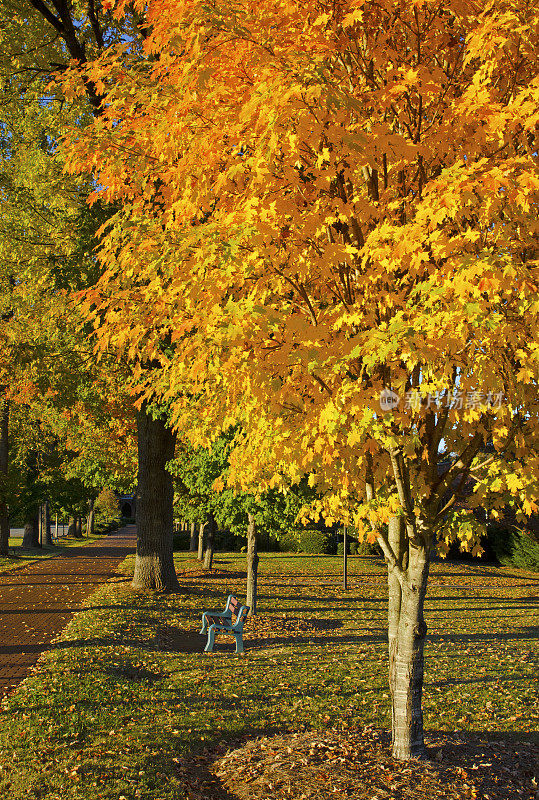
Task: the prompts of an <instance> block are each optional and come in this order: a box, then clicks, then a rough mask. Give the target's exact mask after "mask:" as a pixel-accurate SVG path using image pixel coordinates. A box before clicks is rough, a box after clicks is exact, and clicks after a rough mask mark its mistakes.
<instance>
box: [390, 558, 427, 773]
mask: <svg viewBox="0 0 539 800" xmlns="http://www.w3.org/2000/svg"><path fill="white" fill-rule="evenodd" d="M429 549H430V548H429ZM429 549H427V548H426V547H424V546H423V545H421V546H414V545H412V544H410V555H409V558H410V563H409V564H408V567H407V569H405V571H404V572H403V582H402V586H399V589H400V592H399V591H397V589H396V588H395V586H394V582H393V578H392V576H391V575H390V577H389V581H390V604H389V607H390V619H389V624H390V640H389V685H390V690H391V698H392V750H393V757H394V758H396V759H399V760H401V761H402V760H407V759H410V758H414V757H417V756H422V755H424V752H425V744H424V741H423V712H422V708H421V698H422V692H423V648H424V643H425V635H426V632H427V626H426V625H425V621H424V619H423V605H424V601H425V593H426V589H427V579H428V573H429Z"/></svg>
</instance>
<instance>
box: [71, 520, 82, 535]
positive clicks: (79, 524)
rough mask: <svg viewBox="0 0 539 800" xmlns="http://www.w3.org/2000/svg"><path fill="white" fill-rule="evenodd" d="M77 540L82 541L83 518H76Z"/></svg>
mask: <svg viewBox="0 0 539 800" xmlns="http://www.w3.org/2000/svg"><path fill="white" fill-rule="evenodd" d="M73 535H74V536H75V539H82V517H79V516H77V517H75V533H74V534H73Z"/></svg>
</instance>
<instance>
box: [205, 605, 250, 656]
mask: <svg viewBox="0 0 539 800" xmlns="http://www.w3.org/2000/svg"><path fill="white" fill-rule="evenodd" d="M232 597H233V596H232ZM229 599H230V598H229ZM233 599H234V600H236V598H234V597H233ZM237 602H238V601H237V600H236V603H237ZM238 605H239V603H238ZM231 608H232V604H229V603H228V601H227V608H225V611H230V615H228V614H226V615H225V613H224V612H223V613H221V612H219V611H218V612H217V613H214V612H211V611H205V612H204V614H203V615H202V630H201V631H200V632H201V633H205V632H206V628H205V625H206V626H207V631H208V641H207V643H206V647H205V648H204V652H205V653H212V652H213V646H214V643H215V637H216V635H217V634H219V633H227V634H230V635H232V636H234V638H235V640H236V653H243V626H244V625H245V620H246V619H247V615H248V614H249V606H240V607H239V608H235V610H233V611H232V610H231ZM232 615H234V616H235V617H236V621H235V622H233V620H232Z"/></svg>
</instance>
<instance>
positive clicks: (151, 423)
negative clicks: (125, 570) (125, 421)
mask: <svg viewBox="0 0 539 800" xmlns="http://www.w3.org/2000/svg"><path fill="white" fill-rule="evenodd" d="M137 433H138V463H139V472H138V494H137V555H136V560H135V574H134V577H133V584H132V585H133V587H134V588H135V589H144V590H146V591H157V592H173V591H176V590H178V589H179V588H180V585H179V583H178V578H177V576H176V571H175V569H174V557H173V550H172V540H173V525H174V517H173V501H174V489H173V485H172V476H171V475H170V473H169V472H168V470H167V468H166V465H167V463H168V462H169V461H171V460H172V459H173V458H174V447H175V444H176V435H175V434H174V433H173V432H172V431H171V430H170V428H169V427H168V426H167V424H166V422H165V421H164V420H163V419H153V417H152V416H151V414H150V413H149V412H148V408H147V406H146V404H143V406H142V408H141V410H140V411H139V412H138V414H137Z"/></svg>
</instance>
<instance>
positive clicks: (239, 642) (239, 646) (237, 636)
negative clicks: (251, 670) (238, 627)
mask: <svg viewBox="0 0 539 800" xmlns="http://www.w3.org/2000/svg"><path fill="white" fill-rule="evenodd" d="M234 638H235V639H236V653H243V638H242V635H241V633H235V634H234Z"/></svg>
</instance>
